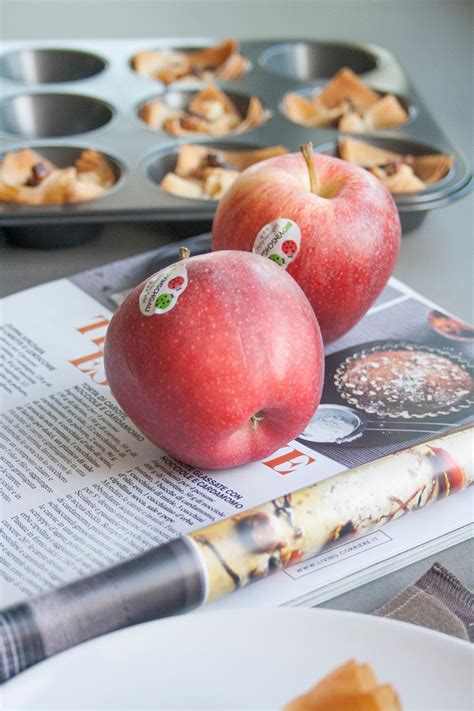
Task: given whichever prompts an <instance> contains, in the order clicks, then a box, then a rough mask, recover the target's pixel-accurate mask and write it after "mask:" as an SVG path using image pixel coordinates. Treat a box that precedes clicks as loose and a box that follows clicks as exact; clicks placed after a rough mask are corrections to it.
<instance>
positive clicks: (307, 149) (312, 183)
mask: <svg viewBox="0 0 474 711" xmlns="http://www.w3.org/2000/svg"><path fill="white" fill-rule="evenodd" d="M300 151H301V153H302V154H303V158H304V159H305V161H306V166H307V168H308V173H309V189H310V190H311V192H312V193H314V194H315V195H321V192H320V186H319V181H318V176H317V174H316V169H315V167H314V161H313V144H312V143H311V141H308V143H305V144H304V145H303V146H301V148H300Z"/></svg>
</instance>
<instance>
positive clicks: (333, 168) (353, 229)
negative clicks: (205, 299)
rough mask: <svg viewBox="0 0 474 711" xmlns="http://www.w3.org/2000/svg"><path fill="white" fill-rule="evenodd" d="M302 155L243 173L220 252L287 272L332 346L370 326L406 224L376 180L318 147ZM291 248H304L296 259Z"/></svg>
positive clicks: (223, 226)
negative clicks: (241, 254)
mask: <svg viewBox="0 0 474 711" xmlns="http://www.w3.org/2000/svg"><path fill="white" fill-rule="evenodd" d="M302 151H303V156H302V155H301V154H299V153H292V154H286V155H283V156H278V157H276V158H270V159H269V160H266V161H263V162H262V163H257V164H256V165H254V166H252V167H251V168H248V169H247V170H245V171H244V172H243V173H241V175H240V176H239V177H238V178H237V180H236V181H235V182H234V183H233V184H232V186H231V188H230V189H229V190H228V191H227V192H226V194H225V196H224V197H223V198H222V200H221V201H220V203H219V205H218V208H217V212H216V216H215V218H214V223H213V227H212V246H213V249H216V250H220V249H240V250H242V249H243V250H248V251H252V250H254V251H256V252H257V253H259V254H263V255H264V256H266V257H268V258H270V259H271V260H272V261H274V262H276V263H277V264H279V265H281V266H283V267H284V268H285V269H287V271H288V273H289V274H291V276H293V277H294V278H295V279H296V281H297V282H298V284H299V285H300V286H301V288H302V289H303V291H304V292H305V294H306V296H307V297H308V299H309V301H310V303H311V305H312V307H313V309H314V311H315V313H316V316H317V318H318V322H319V325H320V328H321V333H322V336H323V340H324V342H325V343H330V342H331V341H334V340H335V339H336V338H339V337H340V336H342V335H343V334H344V333H346V332H347V331H348V330H349V329H350V328H352V327H353V326H354V325H355V324H356V323H357V322H358V321H359V319H361V318H362V316H363V315H364V314H365V313H366V312H367V310H368V309H369V308H370V306H371V305H372V304H373V302H374V301H375V299H376V298H377V296H378V295H379V294H380V292H381V291H382V289H383V288H384V286H385V284H386V283H387V281H388V279H389V277H390V275H391V273H392V271H393V267H394V265H395V261H396V258H397V255H398V250H399V246H400V237H401V232H400V220H399V217H398V212H397V208H396V206H395V203H394V201H393V198H392V196H391V195H390V193H389V191H388V190H387V189H386V188H385V187H384V186H383V185H382V183H381V182H380V181H379V180H377V178H376V177H375V176H373V175H371V173H369V172H368V171H366V170H364V169H363V168H359V167H357V166H354V165H352V164H350V163H346V162H345V161H342V160H339V159H337V158H332V157H330V156H327V155H321V154H313V152H312V146H311V145H310V144H308V145H307V146H303V148H302ZM298 240H299V242H298ZM288 241H292V242H293V244H294V243H295V242H296V243H297V251H296V252H295V248H294V246H292V248H291V249H289V247H288Z"/></svg>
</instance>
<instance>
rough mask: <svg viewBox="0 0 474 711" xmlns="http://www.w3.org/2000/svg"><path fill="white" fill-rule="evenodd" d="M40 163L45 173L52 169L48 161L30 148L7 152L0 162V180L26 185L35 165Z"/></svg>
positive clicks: (9, 183)
mask: <svg viewBox="0 0 474 711" xmlns="http://www.w3.org/2000/svg"><path fill="white" fill-rule="evenodd" d="M40 164H41V166H42V168H43V169H44V170H45V171H46V172H47V173H50V172H51V170H52V169H53V165H52V163H50V161H48V160H46V158H43V156H40V154H39V153H37V152H36V151H32V150H31V149H30V148H23V149H22V150H21V151H18V152H16V153H14V152H11V153H7V154H6V155H5V156H4V158H3V160H2V161H1V163H0V182H1V183H6V184H7V185H26V183H27V182H28V181H29V180H30V179H31V178H32V175H33V170H34V168H35V166H39V165H40ZM45 177H46V176H45Z"/></svg>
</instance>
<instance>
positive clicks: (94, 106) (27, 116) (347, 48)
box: [0, 38, 472, 246]
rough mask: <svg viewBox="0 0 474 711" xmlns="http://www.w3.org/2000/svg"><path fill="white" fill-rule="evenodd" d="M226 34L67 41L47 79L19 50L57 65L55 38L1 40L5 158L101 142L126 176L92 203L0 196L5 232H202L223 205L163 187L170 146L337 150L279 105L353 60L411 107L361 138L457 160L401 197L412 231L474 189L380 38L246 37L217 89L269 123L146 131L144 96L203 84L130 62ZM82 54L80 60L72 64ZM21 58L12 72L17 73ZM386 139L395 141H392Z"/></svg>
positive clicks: (324, 134)
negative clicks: (136, 226) (201, 132)
mask: <svg viewBox="0 0 474 711" xmlns="http://www.w3.org/2000/svg"><path fill="white" fill-rule="evenodd" d="M219 41H220V40H219V39H210V38H195V39H192V40H190V39H186V38H170V39H167V40H156V39H139V40H130V41H128V40H87V41H80V40H77V41H71V42H69V43H68V46H67V47H66V48H63V49H62V50H61V51H70V53H71V54H70V62H69V61H68V64H69V68H68V71H69V73H70V74H69V80H67V81H62V80H63V79H64V78H65V75H64V74H63V75H61V74H60V75H56V76H52V75H51V73H50V74H48V72H47V71H46V70H45V71H44V73H43V74H41V72H39V70H38V73H37V74H36V75H34V74H30V75H28V73H25V72H23V74H22V72H21V71H20V70H19V69H18V66H21V61H22V60H21V59H20V57H21V56H23V57H28V56H32V57H33V59H32V61H33V63H35V62H36V64H37V66H38V67H39V66H40V64H41V61H43V60H42V59H41V58H42V57H44V58H45V60H44V61H45V63H46V64H47V63H48V61H50V60H48V61H46V60H47V57H48V53H51V52H52V51H59V50H58V49H57V47H56V46H55V44H53V43H52V42H44V43H41V44H40V45H38V44H35V45H34V46H33V47H32V46H31V43H28V42H6V43H4V48H3V51H4V54H3V55H2V56H1V57H0V68H2V67H3V75H4V78H3V79H0V88H1V90H2V97H3V98H2V101H1V103H0V126H1V131H2V132H0V154H4V153H5V152H7V151H10V150H19V149H20V148H23V147H29V146H31V147H33V146H34V147H35V148H36V149H37V150H39V151H40V152H41V148H42V145H46V144H48V147H51V146H53V145H55V146H67V145H70V144H71V143H74V144H76V143H80V145H81V146H82V147H84V148H87V147H91V148H95V149H96V150H98V151H100V152H103V153H105V154H108V155H110V156H112V157H114V158H115V159H116V161H117V164H118V165H120V166H121V169H122V177H121V178H120V180H119V182H118V184H117V186H115V187H114V188H113V189H111V190H110V191H109V192H107V193H106V194H105V195H104V196H103V197H101V198H99V199H97V200H93V201H89V202H87V203H78V204H75V205H63V206H40V207H33V206H28V205H25V206H23V205H12V204H8V203H2V204H0V227H6V228H19V229H20V228H21V227H22V226H28V227H29V228H31V230H34V227H35V226H37V227H42V228H47V227H48V226H49V225H55V226H57V227H58V228H60V226H61V225H65V224H67V225H68V226H69V227H68V229H67V230H64V239H63V240H61V239H58V240H57V246H62V245H63V244H64V245H65V244H67V243H68V242H67V233H68V231H70V229H71V228H70V226H71V225H78V226H79V225H85V226H87V225H98V224H101V223H110V222H114V221H129V222H137V221H159V222H163V223H165V222H166V223H173V224H175V225H178V224H179V223H183V225H182V226H183V227H184V226H185V225H184V223H187V224H188V225H191V226H192V225H195V227H196V229H195V230H194V231H198V226H199V224H203V223H205V222H207V223H209V221H210V220H212V217H213V215H214V212H215V209H216V201H213V200H196V199H193V200H190V199H186V198H183V197H178V196H175V195H171V194H169V193H166V192H165V191H164V190H162V189H161V188H160V187H159V186H158V185H157V184H156V183H157V180H158V177H157V176H158V175H159V172H160V170H161V168H163V166H165V163H166V161H165V160H164V156H165V155H166V154H167V152H168V153H170V152H173V151H174V153H175V154H176V151H177V147H179V145H180V144H182V143H200V144H206V145H207V144H212V143H217V142H220V143H221V144H224V143H225V145H226V147H228V148H231V149H233V150H234V149H235V150H238V149H239V147H240V148H243V149H246V148H248V147H249V146H251V147H252V148H263V147H268V146H271V145H285V146H286V147H287V148H288V149H289V150H290V151H297V150H299V147H300V146H301V145H302V144H303V143H306V142H308V141H309V140H311V141H312V142H313V145H314V148H315V150H323V151H325V152H328V151H330V150H334V147H335V145H336V143H337V138H338V135H339V134H338V132H337V131H336V130H334V129H330V128H317V129H313V128H307V127H304V126H299V125H297V124H295V123H292V122H291V121H290V120H288V119H287V118H286V117H285V116H284V115H283V114H282V113H281V111H280V107H281V104H282V101H283V98H284V96H285V94H286V93H287V92H289V91H302V90H310V91H316V90H317V89H318V88H319V87H321V86H322V84H323V83H325V81H326V80H327V79H328V78H329V76H330V75H332V74H334V73H335V72H336V71H337V70H338V69H340V68H341V67H342V66H349V67H351V68H352V69H353V70H354V71H356V72H357V73H359V74H360V75H361V77H362V78H363V80H364V81H366V82H367V83H368V84H369V85H370V86H371V87H373V88H374V89H376V90H378V91H380V92H383V93H387V92H391V93H394V94H396V95H398V96H400V97H402V98H403V100H404V101H405V102H406V105H407V106H409V107H410V109H411V120H410V122H408V123H407V124H405V125H403V126H399V127H397V128H396V129H390V130H386V131H379V132H377V135H376V137H375V136H370V137H369V136H366V135H361V134H359V135H358V136H357V138H358V139H360V140H370V141H372V140H374V142H375V140H376V141H389V142H395V141H399V142H400V144H399V145H405V144H406V145H408V144H409V143H413V144H423V145H424V146H430V147H434V148H435V149H436V150H437V151H440V152H442V153H450V154H452V155H453V156H454V168H453V171H452V175H451V174H450V176H448V178H449V179H448V180H443V181H442V182H441V183H440V184H438V185H437V186H434V187H433V188H432V189H430V190H429V191H426V193H423V194H422V195H420V194H418V195H407V196H403V198H402V197H400V198H396V201H397V205H398V207H399V210H400V214H401V217H402V222H403V223H404V228H405V230H408V229H411V228H414V227H415V226H416V224H419V222H420V221H421V220H422V219H423V217H424V216H425V214H426V213H427V212H428V211H429V210H431V209H433V208H437V207H442V206H443V205H446V204H450V203H451V202H453V201H454V200H456V199H458V198H460V197H462V195H464V194H465V193H466V192H467V191H468V190H469V189H470V188H471V185H472V178H471V173H470V170H469V168H468V167H467V165H466V163H465V161H464V159H463V158H462V156H461V155H460V154H459V152H458V151H457V150H456V148H455V147H454V146H453V145H452V144H451V143H450V141H449V139H448V138H447V137H446V136H445V135H444V134H443V132H442V131H441V129H440V128H439V127H438V125H437V124H436V122H435V121H434V120H433V118H432V117H431V116H430V114H429V112H428V110H427V109H426V107H425V105H424V103H423V102H422V100H421V99H420V98H419V97H418V95H417V93H416V91H415V90H414V88H413V86H412V85H411V83H410V81H409V79H408V77H407V76H406V74H405V73H404V71H403V70H402V68H401V67H400V65H399V64H398V62H397V60H396V59H395V58H394V57H393V55H391V54H390V53H389V52H387V51H386V50H384V49H383V48H380V47H375V46H373V45H366V44H359V45H354V44H353V43H350V42H315V41H313V40H306V39H297V40H296V39H295V40H288V39H285V38H282V39H280V40H274V41H243V42H241V52H242V54H243V55H244V56H245V57H246V59H247V60H248V62H249V71H248V72H247V73H246V74H245V75H244V76H242V77H240V78H238V79H236V80H234V81H230V82H216V84H217V85H218V86H219V87H221V88H222V89H223V90H224V91H225V92H226V93H230V94H234V95H235V96H236V97H240V98H238V100H246V101H248V98H249V97H250V96H252V95H254V96H258V98H259V99H260V100H261V102H262V104H263V105H264V107H265V108H267V109H268V110H269V111H270V112H271V113H272V116H271V118H269V120H267V121H266V123H264V124H263V125H261V126H259V127H258V128H255V129H252V130H250V131H249V132H247V133H244V134H233V135H227V136H222V137H219V138H217V137H214V136H198V135H195V136H194V135H193V136H186V137H183V138H177V139H174V138H173V137H171V136H169V135H168V134H167V133H166V132H164V131H153V130H150V128H149V127H147V126H146V125H145V124H144V123H143V121H141V119H140V118H139V117H138V114H137V111H138V110H139V107H140V106H142V105H143V103H144V102H145V101H146V100H148V99H149V98H150V97H153V96H157V95H158V96H160V97H164V99H165V101H170V100H173V101H178V102H179V101H183V100H184V98H185V97H187V96H189V94H190V93H192V92H195V91H196V90H197V89H198V88H200V87H202V86H204V84H199V83H196V84H195V83H193V85H192V86H187V85H185V84H180V83H174V84H171V85H169V86H167V87H165V86H163V85H161V84H160V82H158V81H155V80H153V79H148V78H144V77H142V76H140V75H138V74H137V73H136V72H134V71H133V69H132V67H131V65H130V61H131V59H132V57H133V56H134V55H135V54H136V53H137V52H139V51H142V50H147V49H149V48H150V47H155V48H167V49H170V48H180V47H189V48H198V47H205V46H210V45H213V44H218V43H219ZM40 52H45V54H44V55H42V54H40ZM28 53H30V55H29V54H28ZM83 54H86V55H91V56H95V57H97V58H99V59H100V60H101V62H99V65H100V70H99V71H98V72H97V73H95V74H89V75H88V76H87V77H84V78H83V79H82V80H81V78H80V76H81V75H80V69H79V64H80V63H81V61H82V59H81V57H82V55H83ZM15 57H16V58H17V59H15ZM8 58H9V59H8ZM12 58H13V59H12ZM76 60H77V66H76V65H75V64H74V63H75V61H76ZM12 62H13V64H12ZM15 62H16V63H17V69H16V70H14V69H12V67H13V65H14V64H15ZM99 65H97V68H99ZM82 66H84V65H82ZM5 67H7V69H5ZM8 67H9V68H8ZM15 72H16V73H15ZM51 78H52V79H53V80H54V81H55V82H56V83H44V84H42V83H37V84H27V82H28V81H30V79H35V80H38V81H39V80H41V81H43V82H47V81H49V80H50V79H51ZM20 80H22V81H23V82H24V83H23V84H22V83H20ZM242 97H244V98H243V99H242ZM41 144H42V145H41ZM391 145H393V147H395V143H391ZM331 146H332V148H331ZM403 150H404V149H403ZM166 160H167V161H168V163H167V165H168V164H171V163H169V161H170V160H171V158H170V157H169V156H168V158H167V159H166ZM156 161H158V163H157V162H156ZM159 161H161V164H160V165H161V168H159ZM163 161H164V162H163ZM153 166H154V167H153ZM154 171H155V172H154ZM39 242H40V239H38V243H39Z"/></svg>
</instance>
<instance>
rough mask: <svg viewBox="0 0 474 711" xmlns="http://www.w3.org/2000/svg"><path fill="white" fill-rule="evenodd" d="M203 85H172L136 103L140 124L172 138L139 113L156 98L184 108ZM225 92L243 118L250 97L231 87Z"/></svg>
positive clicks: (198, 138) (189, 138)
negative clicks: (149, 123)
mask: <svg viewBox="0 0 474 711" xmlns="http://www.w3.org/2000/svg"><path fill="white" fill-rule="evenodd" d="M174 86H175V87H176V85H174ZM204 86H205V84H202V83H199V85H198V86H192V87H187V88H182V89H177V88H173V86H172V87H171V88H169V89H168V90H166V91H164V92H162V93H161V94H157V95H154V96H150V97H148V98H147V99H145V101H141V102H140V103H139V104H138V106H137V107H136V114H137V117H138V119H139V121H140V122H141V124H142V125H143V126H144V127H145V128H146V129H147V130H148V131H153V133H155V134H156V133H159V134H164V135H165V136H167V137H168V139H173V138H175V136H173V135H172V134H170V133H168V132H167V131H165V129H164V128H160V129H155V128H152V127H151V126H149V125H148V124H147V123H146V121H144V119H143V118H142V115H141V113H142V110H143V109H144V107H145V106H146V104H148V103H150V102H152V101H154V100H156V99H160V100H161V101H162V102H163V103H164V104H165V105H166V106H167V107H168V108H169V109H173V110H176V111H179V110H184V109H186V107H187V106H188V104H189V102H190V101H192V99H193V98H194V97H195V96H196V94H197V93H198V92H199V91H200V90H201V89H202V88H203V87H204ZM226 94H227V96H228V97H229V98H230V99H231V101H232V103H233V104H234V106H235V107H236V108H237V111H238V112H239V113H240V115H241V116H242V119H243V118H244V117H245V115H246V113H247V110H248V107H249V103H250V98H251V97H250V96H249V95H246V94H242V93H236V92H235V91H232V90H231V89H226ZM263 109H264V111H268V108H267V107H266V106H263ZM270 118H271V116H270V115H268V116H267V117H266V118H265V119H264V121H263V123H262V124H261V125H264V123H266V121H268V120H269V119H270ZM253 130H256V129H251V131H253ZM248 133H250V131H244V132H243V133H239V134H236V133H235V132H230V133H228V134H226V135H225V136H221V138H227V137H231V136H235V135H238V136H245V135H246V134H248ZM217 138H219V137H218V136H212V135H208V134H199V133H196V134H194V135H192V136H183V137H181V139H182V140H184V141H186V142H189V141H192V142H196V141H202V140H206V141H214V140H216V139H217Z"/></svg>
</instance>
